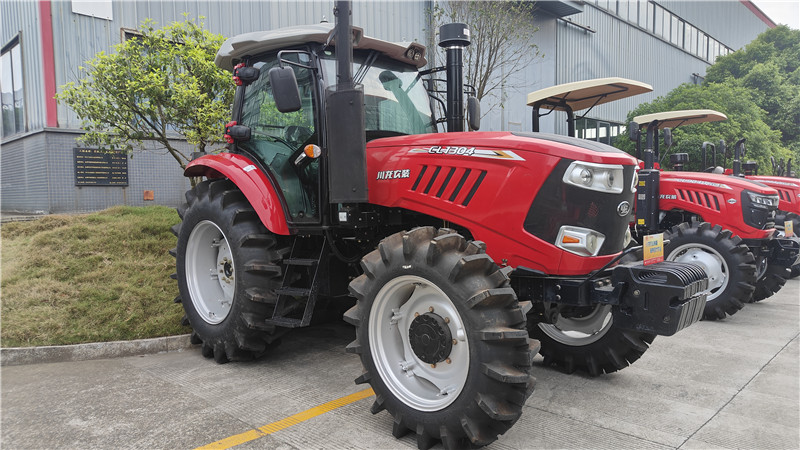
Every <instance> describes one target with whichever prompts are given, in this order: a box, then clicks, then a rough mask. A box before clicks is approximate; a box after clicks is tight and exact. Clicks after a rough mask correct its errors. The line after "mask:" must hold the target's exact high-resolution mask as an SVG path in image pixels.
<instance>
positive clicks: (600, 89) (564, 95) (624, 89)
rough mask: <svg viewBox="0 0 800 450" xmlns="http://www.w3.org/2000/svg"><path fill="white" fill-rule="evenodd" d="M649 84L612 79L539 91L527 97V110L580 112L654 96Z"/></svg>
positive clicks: (576, 83)
mask: <svg viewBox="0 0 800 450" xmlns="http://www.w3.org/2000/svg"><path fill="white" fill-rule="evenodd" d="M652 90H653V87H652V86H650V85H649V84H647V83H642V82H639V81H634V80H628V79H626V78H619V77H609V78H595V79H593V80H585V81H576V82H573V83H565V84H559V85H557V86H552V87H549V88H546V89H540V90H538V91H535V92H531V93H530V94H528V103H527V104H528V106H533V107H534V108H535V107H536V105H537V104H538V106H539V107H540V108H546V109H553V110H557V111H566V110H568V109H571V110H572V111H580V110H582V109H586V108H589V107H592V106H596V105H601V104H603V103H608V102H613V101H616V100H620V99H623V98H626V97H631V96H634V95H639V94H644V93H647V92H651V91H652Z"/></svg>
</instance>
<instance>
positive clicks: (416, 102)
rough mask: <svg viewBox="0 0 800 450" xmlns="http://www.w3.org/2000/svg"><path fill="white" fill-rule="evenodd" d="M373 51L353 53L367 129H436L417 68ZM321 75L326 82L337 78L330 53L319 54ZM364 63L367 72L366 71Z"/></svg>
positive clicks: (403, 131) (416, 131) (404, 131)
mask: <svg viewBox="0 0 800 450" xmlns="http://www.w3.org/2000/svg"><path fill="white" fill-rule="evenodd" d="M375 56H376V53H374V52H371V53H357V54H355V55H354V62H353V73H354V74H355V76H354V78H355V82H356V83H357V84H362V85H363V86H364V103H365V106H366V110H365V116H366V131H367V133H369V132H370V131H373V132H374V131H382V132H387V131H388V132H391V133H397V134H423V133H433V132H434V131H435V128H434V122H433V116H432V114H431V108H430V103H429V101H428V92H427V91H426V90H425V87H424V86H423V82H422V79H420V78H417V73H418V72H417V69H416V68H414V67H412V66H409V65H408V64H403V63H401V62H398V61H394V60H392V59H389V58H386V57H383V56H378V57H377V58H375ZM322 57H323V59H322V70H323V77H324V78H325V80H327V82H328V85H332V84H334V83H335V81H333V80H336V60H335V59H334V56H333V54H332V53H331V52H325V54H324V55H323V56H322ZM365 62H366V66H367V67H366V72H364V70H365V67H364V65H365Z"/></svg>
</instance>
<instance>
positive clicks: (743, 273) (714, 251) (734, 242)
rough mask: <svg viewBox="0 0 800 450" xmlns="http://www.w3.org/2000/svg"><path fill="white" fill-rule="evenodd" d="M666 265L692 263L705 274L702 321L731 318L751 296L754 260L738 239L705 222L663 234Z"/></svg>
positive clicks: (726, 231) (717, 226)
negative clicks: (705, 291)
mask: <svg viewBox="0 0 800 450" xmlns="http://www.w3.org/2000/svg"><path fill="white" fill-rule="evenodd" d="M664 239H665V240H667V239H669V241H670V243H669V245H667V246H666V247H665V250H664V252H665V253H664V258H665V259H666V260H668V261H677V262H686V263H693V264H697V265H699V266H701V267H702V268H703V269H704V270H705V272H706V274H708V287H709V291H708V296H707V297H706V306H705V309H704V311H703V319H705V320H717V319H723V318H725V317H726V316H727V315H733V314H735V313H736V312H737V311H739V310H740V309H742V307H743V306H744V303H747V302H748V301H749V300H750V298H751V297H752V295H753V291H754V290H755V288H754V285H755V282H756V265H755V257H753V254H752V253H751V252H750V249H749V248H748V247H747V246H746V245H744V244H743V243H742V240H741V239H740V238H739V237H738V236H733V234H732V233H731V232H730V231H728V230H723V229H722V227H720V226H719V225H714V226H713V227H712V226H711V224H709V223H707V222H692V223H691V224H687V223H682V224H680V225H676V226H674V227H672V228H671V229H670V230H669V231H667V232H665V233H664Z"/></svg>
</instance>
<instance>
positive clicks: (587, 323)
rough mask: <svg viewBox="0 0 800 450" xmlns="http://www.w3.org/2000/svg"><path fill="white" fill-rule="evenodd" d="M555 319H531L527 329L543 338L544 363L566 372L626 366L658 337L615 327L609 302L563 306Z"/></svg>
mask: <svg viewBox="0 0 800 450" xmlns="http://www.w3.org/2000/svg"><path fill="white" fill-rule="evenodd" d="M554 322H555V323H552V324H549V323H537V322H533V321H531V322H529V323H528V331H529V332H530V335H531V337H533V338H536V339H538V340H539V341H540V342H541V345H542V348H541V350H540V351H539V353H541V355H542V357H544V364H545V365H547V366H555V367H557V368H558V369H560V370H562V371H563V372H566V373H572V372H575V371H576V370H582V371H585V372H587V373H589V375H591V376H597V375H601V374H603V373H611V372H616V371H617V370H620V369H624V368H625V367H628V366H629V365H630V364H633V362H634V361H636V360H637V359H639V358H640V357H641V356H642V355H643V354H644V352H645V351H646V350H647V349H648V348H649V346H650V344H651V343H652V342H653V339H655V337H656V336H655V335H654V334H649V333H641V332H637V331H631V330H620V329H619V328H617V327H615V326H614V323H613V319H612V317H611V306H608V305H597V306H595V307H591V308H572V309H570V310H569V311H567V310H566V309H563V310H562V311H561V312H560V313H559V314H558V316H557V317H556V320H555V321H554Z"/></svg>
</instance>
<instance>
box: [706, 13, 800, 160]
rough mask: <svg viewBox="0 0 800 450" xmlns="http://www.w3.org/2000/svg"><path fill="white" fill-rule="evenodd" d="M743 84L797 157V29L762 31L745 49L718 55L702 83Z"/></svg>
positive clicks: (799, 152)
mask: <svg viewBox="0 0 800 450" xmlns="http://www.w3.org/2000/svg"><path fill="white" fill-rule="evenodd" d="M723 82H725V83H731V84H732V85H735V86H741V87H743V88H746V89H747V90H748V91H749V92H750V94H751V95H752V97H753V99H754V101H755V102H756V104H758V106H759V107H761V109H763V110H764V111H766V113H767V115H766V117H765V119H764V121H765V122H766V123H767V125H769V126H770V127H771V128H772V129H774V130H779V131H780V132H781V142H782V143H783V145H784V146H786V147H788V148H790V149H792V150H793V152H794V158H795V161H796V162H800V161H798V159H797V158H800V30H792V29H789V27H787V26H785V25H781V26H778V27H776V28H772V29H769V30H767V31H765V32H764V33H761V34H760V35H759V36H758V37H757V38H756V39H755V40H754V41H753V42H751V43H749V44H747V46H746V47H745V48H744V49H741V50H738V51H736V52H733V53H731V54H730V55H727V56H721V57H719V58H718V59H717V62H716V63H715V64H714V65H712V66H711V67H709V68H708V70H707V73H706V79H705V83H707V84H711V83H723Z"/></svg>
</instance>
